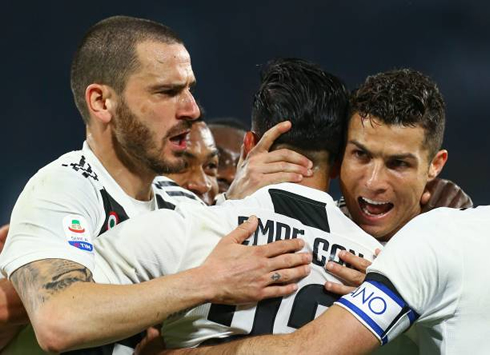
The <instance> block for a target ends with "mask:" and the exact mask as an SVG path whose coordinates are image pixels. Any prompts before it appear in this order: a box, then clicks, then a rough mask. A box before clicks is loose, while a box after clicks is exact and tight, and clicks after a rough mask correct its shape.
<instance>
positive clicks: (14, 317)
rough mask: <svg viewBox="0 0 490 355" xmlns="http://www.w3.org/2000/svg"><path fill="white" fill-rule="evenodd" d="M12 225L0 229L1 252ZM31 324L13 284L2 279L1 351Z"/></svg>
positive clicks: (0, 287) (0, 283) (0, 313)
mask: <svg viewBox="0 0 490 355" xmlns="http://www.w3.org/2000/svg"><path fill="white" fill-rule="evenodd" d="M9 227H10V225H8V224H5V225H4V226H2V227H1V228H0V252H1V251H2V250H3V246H4V245H5V241H6V239H7V234H8V231H9ZM27 323H29V318H28V317H27V312H26V310H25V308H24V305H23V304H22V301H21V300H20V297H19V295H18V294H17V292H16V291H15V289H14V286H13V285H12V283H11V282H10V281H9V280H7V279H0V349H3V348H4V347H5V346H6V345H7V344H8V343H9V342H10V340H12V339H13V338H14V337H15V335H17V333H18V332H19V331H20V330H21V329H22V327H23V326H24V325H25V324H27Z"/></svg>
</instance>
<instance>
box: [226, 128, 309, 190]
mask: <svg viewBox="0 0 490 355" xmlns="http://www.w3.org/2000/svg"><path fill="white" fill-rule="evenodd" d="M290 129H291V122H289V121H284V122H281V123H279V124H277V125H275V126H274V127H272V128H271V129H270V130H268V131H267V132H266V133H264V135H263V136H262V138H261V139H260V141H259V142H258V143H257V144H256V145H255V143H253V144H252V145H255V146H254V147H253V148H252V149H251V150H250V152H248V153H247V152H246V151H245V149H244V147H243V146H242V152H241V155H240V160H239V162H238V165H237V172H236V175H235V180H233V183H232V184H231V185H230V188H229V189H228V192H227V198H230V199H241V198H244V197H246V196H248V195H250V194H252V193H253V192H255V191H257V190H258V189H260V188H261V187H264V186H267V185H271V184H278V183H281V182H299V181H301V180H302V179H303V176H311V174H312V171H311V167H312V165H313V164H312V162H311V161H310V160H309V159H307V158H305V157H304V156H303V155H301V154H299V153H297V152H294V151H292V150H289V149H279V150H275V151H272V152H269V150H270V148H271V147H272V145H273V144H274V141H275V140H276V139H277V138H279V136H280V135H281V134H283V133H285V132H287V131H289V130H290ZM250 137H251V136H250V135H246V136H245V139H250Z"/></svg>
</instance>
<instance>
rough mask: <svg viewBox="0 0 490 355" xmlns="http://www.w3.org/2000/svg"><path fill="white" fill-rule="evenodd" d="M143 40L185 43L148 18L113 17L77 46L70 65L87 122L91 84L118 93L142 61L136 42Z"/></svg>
mask: <svg viewBox="0 0 490 355" xmlns="http://www.w3.org/2000/svg"><path fill="white" fill-rule="evenodd" d="M144 41H155V42H162V43H168V44H173V43H180V44H181V43H182V40H181V39H180V38H179V37H178V36H177V34H176V33H175V32H173V31H172V30H171V29H170V28H168V27H166V26H164V25H162V24H160V23H157V22H154V21H150V20H146V19H140V18H134V17H128V16H114V17H109V18H107V19H105V20H102V21H100V22H98V23H97V24H95V25H94V26H92V27H91V28H90V29H89V30H88V32H87V33H86V34H85V36H84V38H83V39H82V41H81V43H80V44H79V46H78V49H77V51H76V52H75V56H74V58H73V62H72V66H71V89H72V92H73V96H74V99H75V104H76V105H77V108H78V110H79V111H80V113H81V115H82V117H83V120H84V122H85V123H86V124H87V123H88V122H89V119H90V117H89V114H88V110H87V106H86V103H85V90H86V88H87V86H89V85H90V84H92V83H98V84H105V85H108V86H110V87H112V88H113V89H114V90H115V91H116V92H117V93H118V94H120V93H122V92H123V91H124V87H125V85H126V80H127V78H128V75H129V74H131V73H132V72H134V71H135V70H136V69H137V68H138V66H139V61H138V58H137V54H136V45H137V44H138V43H141V42H144Z"/></svg>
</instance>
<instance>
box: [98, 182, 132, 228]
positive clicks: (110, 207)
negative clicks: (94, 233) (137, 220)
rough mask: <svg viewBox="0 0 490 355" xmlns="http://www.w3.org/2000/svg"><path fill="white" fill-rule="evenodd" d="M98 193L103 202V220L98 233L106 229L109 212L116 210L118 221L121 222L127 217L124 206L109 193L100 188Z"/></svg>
mask: <svg viewBox="0 0 490 355" xmlns="http://www.w3.org/2000/svg"><path fill="white" fill-rule="evenodd" d="M100 195H101V196H102V201H103V202H104V211H105V221H104V224H103V225H102V228H101V229H100V232H99V235H101V234H102V233H104V232H106V231H107V223H108V222H109V217H110V215H109V213H111V212H116V213H117V217H118V219H119V220H118V222H117V223H121V222H124V221H125V220H127V219H129V217H128V214H127V213H126V211H125V210H124V208H123V207H122V206H121V205H120V204H119V203H117V201H116V200H114V199H113V198H112V197H111V195H109V193H108V192H107V191H106V190H105V189H102V190H100Z"/></svg>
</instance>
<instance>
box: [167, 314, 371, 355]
mask: <svg viewBox="0 0 490 355" xmlns="http://www.w3.org/2000/svg"><path fill="white" fill-rule="evenodd" d="M378 346H379V342H378V340H377V339H376V338H375V336H374V335H373V334H372V333H371V332H370V331H369V330H368V329H367V328H366V327H364V326H363V325H362V324H361V323H360V322H359V321H358V320H357V319H356V318H355V317H354V316H353V315H351V314H349V313H348V312H347V311H345V310H343V309H342V308H341V307H339V306H335V305H334V306H332V307H330V309H329V310H328V311H327V312H325V313H324V314H323V315H322V316H320V317H319V318H318V319H316V320H314V321H313V322H310V323H308V324H307V325H305V326H304V327H302V328H301V329H299V330H297V331H296V332H294V333H291V334H284V335H264V336H258V337H249V338H244V339H242V340H237V341H233V342H230V343H226V344H222V345H218V346H211V347H201V348H196V349H179V350H172V351H168V352H166V353H163V354H167V355H170V354H171V355H205V354H214V355H215V354H221V355H231V354H233V355H254V354H257V355H260V354H264V353H267V354H268V355H274V354H278V355H279V354H287V353H289V354H336V355H343V354H345V355H351V354H367V353H369V352H371V351H373V350H375V349H376V347H378Z"/></svg>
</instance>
